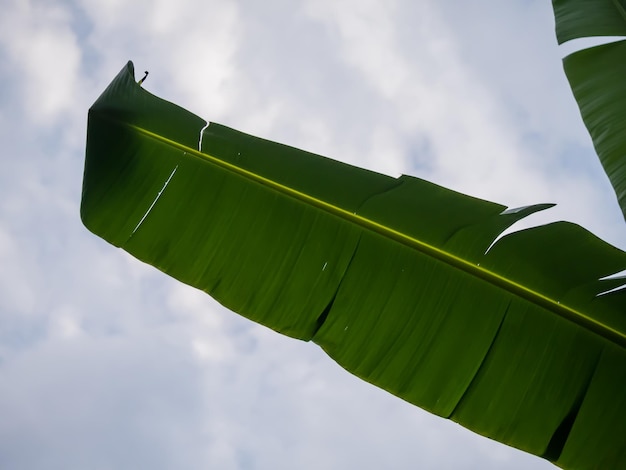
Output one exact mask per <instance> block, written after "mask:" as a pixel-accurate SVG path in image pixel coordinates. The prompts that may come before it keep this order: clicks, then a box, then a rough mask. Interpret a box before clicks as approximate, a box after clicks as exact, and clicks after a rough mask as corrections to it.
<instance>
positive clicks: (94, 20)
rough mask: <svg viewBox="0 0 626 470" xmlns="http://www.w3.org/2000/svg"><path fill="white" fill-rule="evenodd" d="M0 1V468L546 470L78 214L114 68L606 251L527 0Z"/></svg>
mask: <svg viewBox="0 0 626 470" xmlns="http://www.w3.org/2000/svg"><path fill="white" fill-rule="evenodd" d="M1 4H2V16H0V137H1V141H2V145H3V148H2V153H1V154H2V157H1V158H2V165H3V169H4V170H3V171H1V172H0V416H1V417H2V419H0V468H6V469H13V470H22V469H24V470H26V469H28V470H30V469H47V470H52V469H59V470H67V469H94V470H100V469H102V470H104V469H138V468H150V469H155V470H157V469H158V470H160V469H173V468H181V469H191V470H195V469H207V468H216V469H218V468H219V469H293V468H298V469H313V468H315V469H350V468H359V469H378V468H393V469H405V468H407V469H408V468H437V469H439V468H441V469H448V468H450V469H452V468H454V469H501V468H507V469H547V468H553V466H552V465H551V464H549V463H547V462H545V461H542V460H541V459H538V458H536V457H533V456H530V455H528V454H525V453H523V452H520V451H517V450H515V449H511V448H508V447H506V446H503V445H500V444H498V443H495V442H492V441H490V440H488V439H485V438H482V437H480V436H477V435H475V434H473V433H472V432H470V431H467V430H465V429H463V428H461V427H459V426H458V425H456V424H455V423H452V422H449V421H447V420H443V419H440V418H436V417H434V416H431V415H429V414H427V413H425V412H423V411H422V410H420V409H418V408H416V407H414V406H412V405H409V404H407V403H405V402H403V401H402V400H400V399H397V398H395V397H393V396H391V395H389V394H387V393H386V392H384V391H382V390H379V389H376V388H375V387H373V386H371V385H369V384H367V383H365V382H362V381H360V380H359V379H357V378H355V377H353V376H351V375H350V374H348V373H347V372H345V371H344V370H343V369H341V368H340V367H339V366H337V365H336V364H335V363H334V362H333V361H332V360H330V359H329V358H327V357H326V356H325V355H324V354H323V353H322V351H321V350H320V349H319V348H317V347H316V346H315V345H313V344H307V343H303V342H299V341H296V340H292V339H288V338H284V337H281V336H279V335H278V334H275V333H273V332H271V331H269V330H268V329H266V328H263V327H260V326H258V325H255V324H253V323H251V322H249V321H247V320H245V319H242V318H240V317H238V316H237V315H236V314H234V313H231V312H229V311H227V310H225V309H223V308H221V307H220V306H219V305H218V304H216V303H215V302H214V301H213V300H212V299H211V298H210V297H208V296H206V295H205V294H202V293H200V292H198V291H195V290H194V289H192V288H190V287H187V286H184V285H181V284H180V283H177V282H176V281H174V280H172V279H169V278H167V277H166V276H165V275H163V274H161V273H160V272H158V271H157V270H155V269H152V268H150V267H148V266H145V265H143V264H142V263H140V262H138V261H136V260H135V259H133V258H132V257H131V256H129V255H127V254H126V253H124V252H122V251H121V250H117V249H115V248H113V247H112V246H109V245H107V244H106V243H105V242H104V241H102V240H100V239H98V238H97V237H95V236H94V235H92V234H91V233H89V232H88V231H87V230H86V229H85V228H84V227H83V226H82V225H81V222H80V219H79V204H80V192H81V179H82V171H83V158H84V145H85V132H86V120H87V119H86V118H87V110H88V108H89V106H90V105H91V103H93V101H94V100H95V99H96V98H97V96H98V95H99V94H100V93H101V92H102V90H103V89H104V87H105V86H106V85H107V84H108V83H109V81H110V80H111V79H112V78H113V77H114V76H115V75H116V74H117V73H118V71H119V70H120V69H121V68H122V67H123V65H124V64H125V63H126V61H127V60H129V59H132V60H133V61H134V62H135V66H136V69H137V72H138V75H139V76H141V75H142V74H141V73H140V72H143V70H149V71H150V76H149V78H148V80H147V82H146V83H145V87H146V88H147V89H148V90H150V91H151V92H153V93H155V94H157V95H158V96H161V97H163V98H165V99H168V100H170V101H173V102H175V103H177V104H179V105H181V106H183V107H185V108H187V109H189V110H191V111H193V112H195V113H196V114H198V115H200V116H201V117H203V118H205V119H207V120H210V121H216V122H220V123H222V124H226V125H229V126H231V127H235V128H237V129H239V130H242V131H245V132H249V133H252V134H256V135H259V136H262V137H265V138H269V139H272V140H277V141H280V142H283V143H287V144H290V145H294V146H297V147H300V148H304V149H306V150H309V151H313V152H316V153H320V154H323V155H327V156H330V157H333V158H336V159H338V160H342V161H345V162H348V163H352V164H356V165H359V166H363V167H367V168H369V169H372V170H376V171H379V172H383V173H386V174H389V175H394V176H397V175H400V174H402V173H407V174H411V175H414V176H418V177H422V178H425V179H428V180H431V181H434V182H436V183H439V184H442V185H444V186H447V187H450V188H452V189H455V190H458V191H462V192H465V193H468V194H471V195H474V196H478V197H482V198H485V199H489V200H493V201H496V202H499V203H503V204H506V205H508V206H520V205H526V204H532V203H540V202H555V203H557V204H558V206H557V207H556V208H554V209H551V210H549V211H545V212H544V213H542V214H538V215H535V216H532V217H530V218H529V219H528V221H527V222H525V224H537V223H544V222H549V221H554V220H560V219H563V220H570V221H573V222H576V223H579V224H581V225H583V226H584V227H586V228H588V229H589V230H591V231H593V232H594V233H596V234H597V235H599V236H600V237H602V238H604V239H605V240H607V241H609V242H610V243H613V244H615V245H617V246H619V247H621V248H625V247H626V226H625V225H624V222H623V219H622V217H621V214H620V212H619V209H618V207H617V203H616V202H615V198H614V196H613V193H612V189H611V187H610V185H609V183H608V180H607V178H606V177H605V176H604V173H603V172H602V170H601V168H600V165H599V163H598V161H597V158H596V157H595V154H594V152H593V149H592V147H591V144H590V139H589V137H588V135H587V133H586V131H585V129H584V127H583V125H582V123H581V120H580V117H579V114H578V110H577V108H576V106H575V103H574V101H573V98H572V96H571V92H570V90H569V88H568V86H567V82H566V80H565V77H564V75H563V72H562V68H561V62H560V59H561V57H562V56H563V55H564V50H563V49H559V48H558V47H557V46H556V41H555V38H554V33H553V29H554V24H553V17H552V11H551V7H550V2H548V1H547V0H543V1H540V0H514V1H509V2H502V1H500V0H476V1H474V2H462V1H457V2H437V1H435V0H420V1H413V0H387V1H385V2H382V1H376V0H264V1H262V2H261V1H254V0H195V1H184V0H179V1H176V2H174V1H171V0H158V1H152V2H149V1H147V0H133V1H128V0H106V1H105V0H67V1H58V0H57V1H55V0H52V1H50V0H39V1H38V0H2V2H1ZM568 47H570V49H569V50H571V48H572V47H573V46H568ZM578 47H580V46H578ZM138 78H139V77H138Z"/></svg>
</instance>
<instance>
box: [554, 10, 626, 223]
mask: <svg viewBox="0 0 626 470" xmlns="http://www.w3.org/2000/svg"><path fill="white" fill-rule="evenodd" d="M552 4H553V7H554V15H555V21H556V35H557V40H558V42H559V44H561V43H563V42H566V41H568V40H570V39H578V38H582V37H589V36H626V9H625V8H624V6H623V5H622V3H621V2H620V1H618V0H553V2H552ZM563 66H564V69H565V74H566V75H567V79H568V80H569V83H570V86H571V88H572V91H573V93H574V97H575V98H576V102H577V103H578V106H579V108H580V112H581V115H582V118H583V121H584V123H585V126H586V127H587V129H588V130H589V133H590V134H591V138H592V140H593V145H594V147H595V150H596V153H597V154H598V156H599V158H600V162H601V163H602V166H603V168H604V171H605V172H606V174H607V176H608V177H609V180H610V181H611V184H612V185H613V189H614V190H615V193H616V195H617V200H618V203H619V205H620V208H621V209H622V213H623V215H624V217H625V218H626V134H624V128H625V126H626V84H625V83H624V74H625V73H626V42H624V41H619V42H614V43H610V44H606V45H602V46H596V47H592V48H588V49H583V50H581V51H578V52H575V53H573V54H570V55H569V56H567V57H566V58H565V59H564V60H563Z"/></svg>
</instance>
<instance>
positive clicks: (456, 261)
mask: <svg viewBox="0 0 626 470" xmlns="http://www.w3.org/2000/svg"><path fill="white" fill-rule="evenodd" d="M101 116H102V117H104V118H105V119H106V120H109V121H111V122H114V123H115V124H118V125H122V126H124V127H128V128H130V129H133V130H135V131H137V132H138V133H140V134H143V135H145V136H147V137H149V138H152V139H154V140H157V141H158V142H161V143H163V144H165V145H168V146H170V147H174V148H177V149H179V150H181V151H183V152H185V153H186V154H188V155H191V156H193V157H196V158H199V159H201V160H203V161H205V162H208V163H211V164H214V165H216V166H219V167H221V168H223V169H225V170H227V171H230V172H232V173H235V174H237V175H239V176H242V177H244V178H246V179H248V180H251V181H254V182H256V183H259V184H262V185H264V186H266V187H269V188H271V189H273V190H275V191H278V192H280V193H282V194H284V195H287V196H289V197H292V198H294V199H297V200H300V201H302V202H304V203H306V204H309V205H311V206H314V207H317V208H319V209H321V210H324V211H326V212H328V213H330V214H333V215H335V216H337V217H339V218H341V219H343V220H346V221H348V222H350V223H353V224H355V225H358V226H360V227H362V228H364V229H367V230H370V231H372V232H375V233H378V234H379V235H383V236H384V237H386V238H389V239H391V240H394V241H396V242H398V243H401V244H403V245H405V246H407V247H409V248H412V249H415V250H417V251H419V252H421V253H423V254H425V255H427V256H430V257H432V258H435V259H437V260H439V261H441V262H443V263H445V264H448V265H449V266H452V267H454V268H457V269H459V270H461V271H464V272H466V273H468V274H469V275H471V276H474V277H476V278H479V279H482V280H483V281H485V282H488V283H490V284H492V285H495V286H498V287H500V288H501V289H503V290H505V291H507V292H509V293H511V294H514V295H517V296H518V297H520V298H522V299H525V300H527V301H529V302H531V303H533V304H535V305H538V306H541V307H543V308H545V309H546V310H549V311H550V312H552V313H554V314H556V315H558V316H560V317H562V318H564V319H566V320H569V321H571V322H573V323H575V324H577V325H579V326H581V327H583V328H585V329H587V330H589V331H591V332H594V333H595V334H597V335H599V336H601V337H602V338H604V339H606V340H608V341H611V342H613V343H615V344H617V345H619V346H621V347H623V348H626V334H625V333H622V332H621V331H618V330H616V329H614V328H611V327H610V326H608V325H606V324H604V323H601V322H599V321H597V320H595V319H594V318H591V317H589V316H587V315H585V314H584V313H582V312H580V311H578V310H576V309H574V308H572V307H569V306H568V305H566V304H562V303H560V302H558V301H557V300H554V299H552V298H550V297H547V296H545V295H544V294H542V293H540V292H537V291H534V290H532V289H529V288H528V287H526V286H524V285H522V284H519V283H517V282H515V281H513V280H511V279H508V278H506V277H503V276H501V275H499V274H498V273H495V272H493V271H490V270H488V269H485V268H483V267H481V266H480V265H477V264H474V263H471V262H469V261H467V260H464V259H463V258H459V257H458V256H456V255H454V254H452V253H449V252H447V251H444V250H442V249H440V248H437V247H435V246H433V245H430V244H428V243H425V242H423V241H421V240H418V239H416V238H413V237H411V236H409V235H406V234H404V233H402V232H398V231H397V230H394V229H392V228H390V227H387V226H385V225H382V224H379V223H378V222H375V221H373V220H370V219H368V218H365V217H362V216H360V215H358V214H356V213H353V212H350V211H347V210H345V209H342V208H341V207H338V206H335V205H333V204H330V203H328V202H325V201H323V200H320V199H318V198H315V197H313V196H310V195H308V194H306V193H303V192H300V191H298V190H296V189H293V188H290V187H289V186H285V185H283V184H280V183H278V182H276V181H273V180H271V179H268V178H265V177H264V176H261V175H259V174H257V173H254V172H251V171H249V170H246V169H245V168H241V167H238V166H236V165H233V164H232V163H229V162H226V161H224V160H220V159H219V158H217V157H214V156H212V155H209V154H207V153H203V152H201V151H199V150H196V149H193V148H191V147H188V146H186V145H184V144H181V143H179V142H176V141H174V140H171V139H168V138H167V137H164V136H162V135H159V134H156V133H154V132H151V131H149V130H147V129H144V128H142V127H139V126H136V125H133V124H130V123H127V122H124V121H120V120H117V119H114V118H112V117H110V116H106V115H101Z"/></svg>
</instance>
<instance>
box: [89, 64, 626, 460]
mask: <svg viewBox="0 0 626 470" xmlns="http://www.w3.org/2000/svg"><path fill="white" fill-rule="evenodd" d="M204 127H205V122H204V121H203V120H202V119H200V118H198V117H197V116H195V115H193V114H191V113H189V112H187V111H185V110H183V109H182V108H180V107H178V106H176V105H174V104H171V103H168V102H166V101H163V100H161V99H159V98H157V97H155V96H153V95H151V94H150V93H148V92H147V91H145V90H144V89H142V88H141V87H140V86H139V85H138V84H137V83H136V82H135V79H134V72H133V67H132V63H129V64H128V65H127V66H126V67H124V68H123V70H122V71H121V72H120V74H119V75H118V76H117V77H116V78H115V79H114V80H113V82H112V83H111V85H110V86H109V87H108V88H107V89H106V90H105V92H104V93H103V94H102V95H101V96H100V98H99V99H98V100H97V101H96V103H95V104H94V105H93V107H92V108H91V109H90V112H89V125H88V138H87V154H86V162H85V174H84V183H83V199H82V205H81V216H82V220H83V222H84V224H85V225H86V226H87V227H88V228H89V229H90V230H91V231H93V232H94V233H95V234H97V235H99V236H101V237H102V238H104V239H105V240H107V241H108V242H110V243H112V244H113V245H115V246H118V247H121V248H123V249H124V250H126V251H128V252H129V253H131V254H132V255H133V256H135V257H137V258H139V259H140V260H142V261H145V262H146V263H149V264H151V265H153V266H155V267H157V268H159V269H160V270H162V271H164V272H166V273H168V274H169V275H171V276H173V277H175V278H177V279H179V280H181V281H183V282H185V283H187V284H190V285H192V286H195V287H197V288H199V289H202V290H204V291H205V292H207V293H209V294H210V295H211V296H213V297H214V298H216V299H217V300H218V301H219V302H221V303H222V304H223V305H225V306H226V307H228V308H230V309H231V310H234V311H235V312H238V313H240V314H241V315H244V316H246V317H248V318H250V319H252V320H254V321H256V322H258V323H261V324H263V325H266V326H268V327H270V328H272V329H274V330H276V331H278V332H280V333H283V334H286V335H289V336H292V337H295V338H299V339H302V340H312V341H314V342H315V343H317V344H318V345H319V346H320V347H322V348H323V349H324V350H325V351H326V352H327V353H328V355H329V356H331V357H332V358H333V359H334V360H335V361H337V362H338V363H339V364H340V365H341V366H343V367H344V368H346V369H347V370H348V371H350V372H352V373H353V374H356V375H357V376H359V377H361V378H363V379H364V380H366V381H368V382H371V383H373V384H375V385H377V386H379V387H381V388H383V389H385V390H388V391H389V392H391V393H393V394H395V395H397V396H399V397H401V398H403V399H404V400H407V401H409V402H411V403H414V404H416V405H417V406H420V407H422V408H424V409H426V410H429V411H431V412H433V413H436V414H438V415H440V416H443V417H446V418H450V419H452V420H454V421H457V422H459V423H461V424H462V425H463V426H466V427H468V428H470V429H472V430H474V431H476V432H478V433H480V434H483V435H485V436H489V437H491V438H493V439H496V440H499V441H501V442H504V443H506V444H509V445H512V446H515V447H518V448H520V449H523V450H526V451H528V452H531V453H534V454H536V455H540V456H543V457H545V458H548V459H550V460H552V461H555V462H556V463H557V464H558V465H562V466H567V467H572V468H598V467H600V468H618V467H620V466H624V465H626V448H625V446H624V445H623V442H624V435H626V394H624V393H623V391H624V388H625V387H626V349H625V347H626V318H625V316H624V306H625V305H626V302H625V300H626V289H622V290H617V291H614V292H610V293H606V292H607V291H610V290H612V289H614V288H616V287H619V286H621V285H622V284H623V283H624V280H623V279H605V280H600V278H603V277H606V276H608V275H611V274H613V273H615V272H618V271H621V270H623V269H624V268H626V253H624V252H622V251H620V250H618V249H616V248H614V247H612V246H610V245H608V244H606V243H605V242H603V241H601V240H600V239H598V238H596V237H595V236H594V235H592V234H591V233H589V232H587V231H586V230H584V229H583V228H581V227H579V226H576V225H573V224H569V223H565V222H559V223H554V224H550V225H547V226H543V227H538V228H533V229H528V230H524V231H521V232H517V233H514V234H510V235H507V236H504V237H502V238H501V239H499V240H498V241H496V242H495V243H494V240H496V239H497V238H498V236H499V235H500V234H501V233H502V231H503V230H505V229H506V228H507V227H509V226H510V225H511V224H513V223H514V222H516V221H517V220H519V219H521V218H523V217H525V216H526V215H528V214H531V213H533V212H536V211H538V210H542V209H544V208H546V207H549V205H546V204H543V205H536V206H530V207H525V208H520V209H517V210H505V207H504V206H501V205H499V204H495V203H492V202H487V201H483V200H479V199H475V198H472V197H469V196H466V195H462V194H459V193H456V192H454V191H450V190H448V189H445V188H442V187H440V186H437V185H434V184H432V183H429V182H426V181H423V180H420V179H417V178H413V177H410V176H402V177H400V178H391V177H387V176H383V175H380V174H377V173H373V172H370V171H367V170H364V169H360V168H356V167H353V166H350V165H346V164H343V163H339V162H336V161H333V160H330V159H327V158H324V157H320V156H317V155H313V154H310V153H307V152H304V151H301V150H297V149H294V148H291V147H287V146H284V145H280V144H277V143H274V142H269V141H266V140H263V139H259V138H256V137H252V136H249V135H246V134H243V133H240V132H238V131H235V130H233V129H229V128H226V127H224V126H221V125H218V124H210V125H209V126H208V127H207V128H206V129H205V130H204V131H202V129H203V128H204ZM199 140H201V145H200V142H199ZM492 244H493V246H492Z"/></svg>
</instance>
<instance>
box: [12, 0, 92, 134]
mask: <svg viewBox="0 0 626 470" xmlns="http://www.w3.org/2000/svg"><path fill="white" fill-rule="evenodd" d="M71 20H72V17H71V13H70V11H69V9H68V8H67V7H65V6H62V5H57V4H54V3H42V2H33V1H29V0H23V1H12V2H9V4H8V5H4V6H3V12H2V18H1V19H0V45H1V46H2V48H3V49H5V51H6V53H7V55H8V56H9V58H10V60H11V63H12V65H13V66H14V67H15V68H14V70H13V71H12V74H13V77H14V79H16V81H17V83H18V84H19V87H20V89H19V93H21V95H22V99H23V104H24V111H25V112H27V113H28V116H29V118H30V119H31V120H32V121H33V122H35V123H36V124H39V125H42V124H46V123H49V120H57V119H61V118H63V117H65V116H66V114H67V113H70V112H71V111H73V109H74V106H75V97H76V94H77V90H78V89H80V87H79V79H80V65H81V49H80V47H79V44H78V42H77V38H76V36H75V34H74V33H73V32H72V30H71V28H70V22H71Z"/></svg>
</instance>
